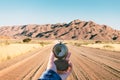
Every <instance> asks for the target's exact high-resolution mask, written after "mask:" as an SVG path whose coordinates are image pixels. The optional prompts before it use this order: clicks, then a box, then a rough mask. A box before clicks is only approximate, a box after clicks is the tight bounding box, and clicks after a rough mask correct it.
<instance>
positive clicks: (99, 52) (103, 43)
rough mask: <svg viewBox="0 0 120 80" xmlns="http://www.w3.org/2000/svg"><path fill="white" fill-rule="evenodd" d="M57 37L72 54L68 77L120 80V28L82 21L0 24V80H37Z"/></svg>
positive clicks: (69, 78)
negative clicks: (20, 24) (18, 24)
mask: <svg viewBox="0 0 120 80" xmlns="http://www.w3.org/2000/svg"><path fill="white" fill-rule="evenodd" d="M59 40H61V41H62V42H63V43H65V44H66V45H67V47H68V50H69V52H71V53H72V55H71V57H70V60H71V62H72V64H73V70H72V73H71V74H70V76H69V77H68V78H67V80H120V31H119V30H114V29H112V28H111V27H109V26H107V25H99V24H96V23H94V22H92V21H89V22H85V21H81V20H74V21H71V22H70V23H62V24H61V23H60V24H45V25H22V26H4V27H0V80H37V79H38V78H39V77H40V76H41V74H42V73H43V72H44V71H45V69H46V67H47V62H48V58H49V55H50V52H51V51H52V48H53V46H54V45H55V44H56V42H58V41H59Z"/></svg>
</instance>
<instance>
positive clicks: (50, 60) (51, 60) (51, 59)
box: [49, 52, 55, 63]
mask: <svg viewBox="0 0 120 80" xmlns="http://www.w3.org/2000/svg"><path fill="white" fill-rule="evenodd" d="M54 57H55V56H54V54H53V52H51V53H50V57H49V62H50V63H53V62H54Z"/></svg>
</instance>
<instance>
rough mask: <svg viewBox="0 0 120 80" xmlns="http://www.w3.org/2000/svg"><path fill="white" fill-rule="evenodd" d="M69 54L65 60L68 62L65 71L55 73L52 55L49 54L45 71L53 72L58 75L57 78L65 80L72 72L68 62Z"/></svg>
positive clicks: (70, 64)
mask: <svg viewBox="0 0 120 80" xmlns="http://www.w3.org/2000/svg"><path fill="white" fill-rule="evenodd" d="M70 55H71V53H68V55H67V57H66V60H67V61H68V64H69V67H68V69H67V70H66V71H57V68H56V65H55V64H54V58H55V56H54V54H53V53H52V52H51V54H50V57H49V61H48V66H47V69H51V70H53V71H55V72H56V73H58V74H59V76H60V77H61V79H62V80H66V79H67V77H68V76H69V75H70V73H71V72H72V63H71V62H70V61H69V58H70Z"/></svg>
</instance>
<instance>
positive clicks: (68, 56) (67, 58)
mask: <svg viewBox="0 0 120 80" xmlns="http://www.w3.org/2000/svg"><path fill="white" fill-rule="evenodd" d="M70 55H71V53H70V52H68V55H67V57H66V60H67V61H69V58H70Z"/></svg>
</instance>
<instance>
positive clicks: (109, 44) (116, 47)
mask: <svg viewBox="0 0 120 80" xmlns="http://www.w3.org/2000/svg"><path fill="white" fill-rule="evenodd" d="M69 44H71V45H74V46H77V47H81V46H84V47H92V48H98V49H105V50H110V51H120V42H119V41H118V42H115V41H93V40H92V41H89V40H88V41H87V40H86V41H85V40H84V41H81V40H76V41H69Z"/></svg>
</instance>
